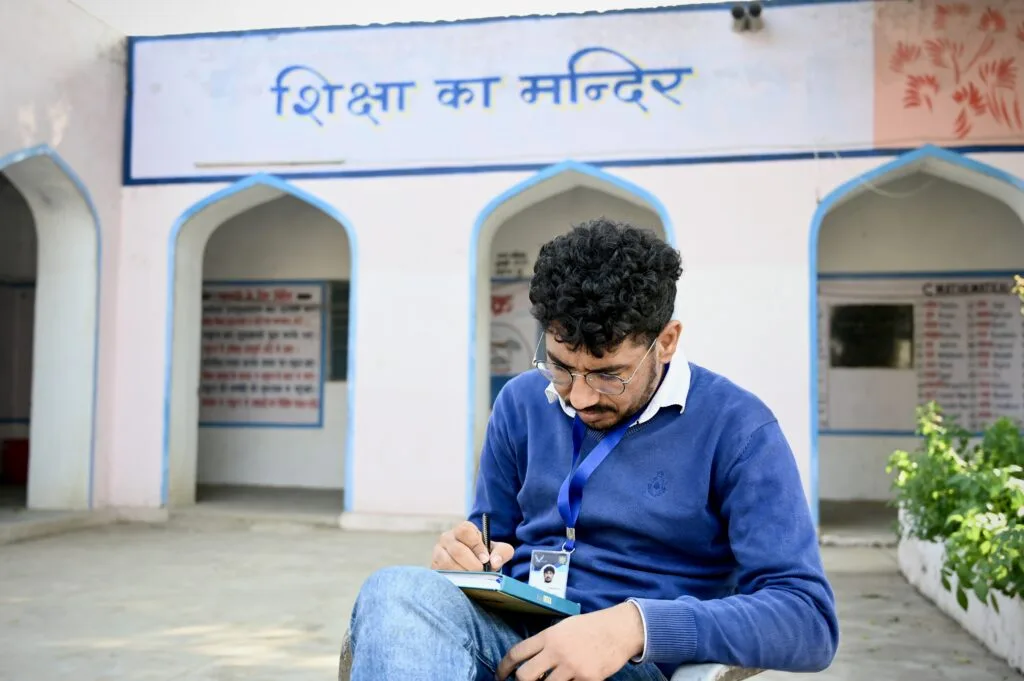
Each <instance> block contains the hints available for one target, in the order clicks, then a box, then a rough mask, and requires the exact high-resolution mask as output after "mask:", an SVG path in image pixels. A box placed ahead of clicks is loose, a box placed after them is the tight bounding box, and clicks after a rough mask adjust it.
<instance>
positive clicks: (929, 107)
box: [875, 0, 1024, 147]
mask: <svg viewBox="0 0 1024 681" xmlns="http://www.w3.org/2000/svg"><path fill="white" fill-rule="evenodd" d="M1022 100H1024V0H996V1H993V2H985V1H984V0H971V1H970V2H921V3H916V2H915V3H892V2H878V3H876V4H875V146H878V147H912V146H917V145H920V144H924V143H929V142H930V143H933V144H940V145H946V146H969V145H998V144H1024V101H1022Z"/></svg>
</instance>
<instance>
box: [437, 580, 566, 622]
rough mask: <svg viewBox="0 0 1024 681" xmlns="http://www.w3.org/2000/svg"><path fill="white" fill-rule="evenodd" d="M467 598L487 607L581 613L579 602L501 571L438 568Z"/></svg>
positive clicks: (533, 611)
mask: <svg viewBox="0 0 1024 681" xmlns="http://www.w3.org/2000/svg"><path fill="white" fill-rule="evenodd" d="M437 572H438V574H442V575H444V576H445V577H447V578H448V580H449V581H450V582H451V583H452V584H454V585H455V586H457V587H459V588H460V589H462V592H463V593H465V594H466V596H468V597H469V598H471V599H473V600H474V601H477V602H478V603H480V604H481V605H483V606H485V607H487V606H490V607H494V608H499V609H502V610H512V611H515V612H523V613H531V614H538V615H553V616H558V615H562V616H570V615H578V614H580V604H579V603H574V602H573V601H570V600H566V599H565V598H559V597H558V596H555V595H554V594H549V593H548V592H547V591H542V590H541V589H538V588H536V587H533V586H530V585H529V584H524V583H523V582H520V581H518V580H515V579H512V578H511V577H509V576H507V575H503V574H501V573H500V572H463V571H460V570H437Z"/></svg>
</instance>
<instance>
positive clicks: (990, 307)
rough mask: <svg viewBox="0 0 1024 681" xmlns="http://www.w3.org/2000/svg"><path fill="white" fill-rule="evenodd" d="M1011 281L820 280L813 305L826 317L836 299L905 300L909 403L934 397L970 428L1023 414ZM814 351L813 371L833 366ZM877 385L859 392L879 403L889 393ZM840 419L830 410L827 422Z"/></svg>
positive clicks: (1021, 332) (1018, 326)
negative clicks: (912, 388)
mask: <svg viewBox="0 0 1024 681" xmlns="http://www.w3.org/2000/svg"><path fill="white" fill-rule="evenodd" d="M1013 285H1014V280H1013V273H1006V274H992V275H981V276H977V277H973V276H972V277H957V276H950V277H948V278H937V277H926V276H922V277H912V276H904V277H900V278H893V279H881V278H872V279H863V280H857V279H848V280H827V281H822V282H821V283H820V285H819V291H820V298H819V306H820V308H821V311H822V313H823V314H825V315H826V316H827V315H828V314H829V312H830V310H831V309H832V308H833V307H834V306H836V305H842V304H851V303H901V302H902V303H911V304H913V306H914V339H913V340H914V363H913V364H914V368H913V370H914V372H915V374H916V377H917V378H916V384H917V404H924V403H926V402H929V401H932V400H934V401H935V402H937V403H938V404H939V405H940V406H941V407H942V409H943V411H944V413H945V414H946V415H947V416H950V417H953V418H954V419H955V420H956V423H958V424H959V425H961V426H963V427H965V428H967V429H968V430H971V431H972V432H977V431H979V430H980V429H982V428H984V427H985V426H986V425H989V424H991V423H992V422H993V421H995V420H996V419H998V418H1000V417H1003V416H1008V417H1010V418H1013V419H1018V420H1024V317H1022V315H1021V312H1020V302H1019V300H1018V299H1017V296H1016V295H1014V294H1013V293H1012V292H1011V289H1012V288H1013ZM824 334H827V329H825V330H824ZM824 334H823V335H824ZM826 340H827V336H826ZM819 357H820V360H819V361H820V364H819V373H820V374H827V373H829V372H831V371H834V370H833V369H832V368H831V367H830V366H829V361H828V360H829V358H828V354H827V353H821V354H820V355H819ZM844 371H850V370H844ZM879 380H880V379H879ZM880 388H881V389H880V390H878V392H877V393H876V394H873V395H869V396H866V397H867V398H868V399H871V400H875V401H877V402H878V403H880V404H883V405H884V403H885V401H886V399H888V398H890V397H891V392H890V391H886V390H885V389H884V386H880ZM906 406H907V405H892V407H893V408H900V409H902V408H904V407H906ZM842 419H843V415H842V414H836V413H833V414H830V415H829V425H831V426H832V427H838V426H837V422H842ZM823 427H826V428H827V427H828V425H826V426H823Z"/></svg>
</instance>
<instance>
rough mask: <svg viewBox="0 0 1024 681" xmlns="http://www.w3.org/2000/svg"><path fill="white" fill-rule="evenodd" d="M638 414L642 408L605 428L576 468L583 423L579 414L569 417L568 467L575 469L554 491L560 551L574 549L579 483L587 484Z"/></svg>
mask: <svg viewBox="0 0 1024 681" xmlns="http://www.w3.org/2000/svg"><path fill="white" fill-rule="evenodd" d="M641 413H643V410H641V411H640V412H638V413H637V415H636V417H635V418H633V419H631V420H629V421H623V422H622V423H621V424H619V425H618V426H616V427H615V428H614V429H613V430H611V431H609V432H608V434H607V435H605V436H604V438H602V439H601V441H600V442H598V443H597V445H596V446H595V447H594V451H592V452H591V453H590V455H589V456H588V457H587V458H586V459H584V461H583V463H581V464H580V465H579V466H578V467H577V466H576V462H577V461H579V459H580V451H581V450H582V449H583V436H584V435H585V434H586V426H585V425H584V423H583V421H581V420H580V417H579V415H577V416H576V418H574V419H573V422H572V468H574V469H575V470H572V468H571V469H570V473H569V476H568V477H566V479H565V480H564V481H563V482H562V487H561V488H560V489H559V490H558V512H559V513H560V514H561V515H562V520H564V521H565V545H564V546H563V547H562V548H563V549H564V550H566V551H572V550H573V549H575V548H576V520H577V519H578V518H579V517H580V506H581V505H582V504H583V486H584V485H586V484H587V480H589V479H590V476H591V475H593V474H594V471H595V470H596V469H597V467H598V466H600V465H601V464H602V463H603V462H604V460H605V459H607V458H608V455H609V454H611V453H612V450H613V449H615V446H616V445H618V444H619V442H620V441H621V440H622V438H623V436H625V434H626V431H627V430H629V427H630V426H632V425H633V424H634V423H636V422H637V420H638V419H639V418H640V414H641Z"/></svg>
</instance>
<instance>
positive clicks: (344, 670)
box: [338, 631, 352, 681]
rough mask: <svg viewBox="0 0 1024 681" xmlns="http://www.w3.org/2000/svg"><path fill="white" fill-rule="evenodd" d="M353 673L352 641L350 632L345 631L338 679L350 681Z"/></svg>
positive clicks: (339, 660)
mask: <svg viewBox="0 0 1024 681" xmlns="http://www.w3.org/2000/svg"><path fill="white" fill-rule="evenodd" d="M351 675H352V642H351V640H350V639H349V634H348V632H347V631H346V632H345V638H344V639H343V640H342V642H341V655H340V657H339V659H338V681H349V677H350V676H351Z"/></svg>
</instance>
